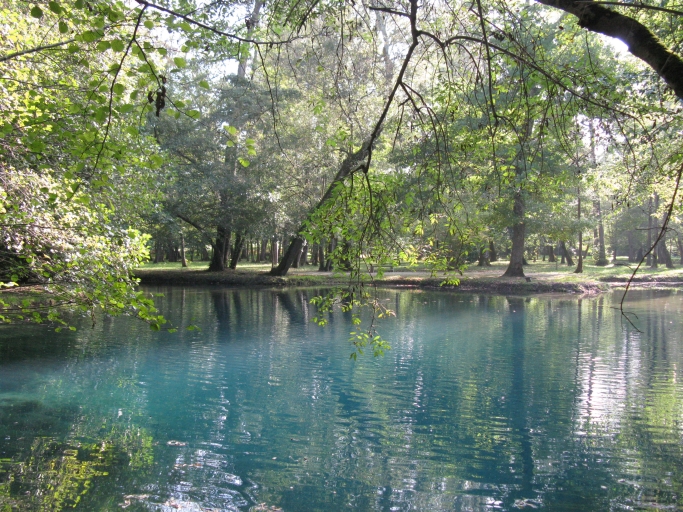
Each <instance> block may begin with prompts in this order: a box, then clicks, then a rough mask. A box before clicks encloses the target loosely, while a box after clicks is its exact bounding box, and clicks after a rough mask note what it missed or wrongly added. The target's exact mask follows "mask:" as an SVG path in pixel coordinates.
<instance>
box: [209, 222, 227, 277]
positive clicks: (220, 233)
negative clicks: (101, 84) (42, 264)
mask: <svg viewBox="0 0 683 512" xmlns="http://www.w3.org/2000/svg"><path fill="white" fill-rule="evenodd" d="M230 234H231V233H230V231H228V230H226V229H225V228H224V227H223V226H218V227H217V228H216V240H215V241H214V242H212V243H211V247H212V248H213V254H212V255H211V263H209V272H222V271H223V270H225V263H226V259H227V250H228V246H229V244H230Z"/></svg>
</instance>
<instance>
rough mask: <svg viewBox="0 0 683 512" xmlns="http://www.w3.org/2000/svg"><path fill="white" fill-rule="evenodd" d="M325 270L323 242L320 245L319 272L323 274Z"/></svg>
mask: <svg viewBox="0 0 683 512" xmlns="http://www.w3.org/2000/svg"><path fill="white" fill-rule="evenodd" d="M324 270H325V242H324V241H321V242H320V243H319V244H318V271H319V272H323V271H324Z"/></svg>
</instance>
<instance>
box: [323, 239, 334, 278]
mask: <svg viewBox="0 0 683 512" xmlns="http://www.w3.org/2000/svg"><path fill="white" fill-rule="evenodd" d="M336 247H337V239H336V238H335V237H332V239H331V240H330V244H329V245H328V246H327V258H326V261H325V271H326V272H331V271H332V270H333V265H332V253H333V252H334V249H335V248H336Z"/></svg>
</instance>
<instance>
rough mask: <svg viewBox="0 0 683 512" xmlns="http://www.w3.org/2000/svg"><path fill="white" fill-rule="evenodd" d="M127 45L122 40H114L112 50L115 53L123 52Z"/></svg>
mask: <svg viewBox="0 0 683 512" xmlns="http://www.w3.org/2000/svg"><path fill="white" fill-rule="evenodd" d="M125 47H126V45H125V44H124V43H123V41H121V40H120V39H114V40H113V41H112V42H111V49H112V50H114V51H115V52H122V51H123V49H124V48H125Z"/></svg>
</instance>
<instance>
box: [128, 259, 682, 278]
mask: <svg viewBox="0 0 683 512" xmlns="http://www.w3.org/2000/svg"><path fill="white" fill-rule="evenodd" d="M617 261H618V264H617V265H614V264H609V265H607V266H605V267H598V266H596V265H594V264H593V263H592V259H590V258H589V259H588V260H587V261H584V264H583V274H575V273H574V270H575V269H576V265H574V266H571V267H570V266H567V265H566V264H561V263H559V261H558V262H557V263H548V262H547V261H545V262H544V261H540V260H539V261H535V262H534V261H530V262H529V265H527V266H525V267H524V272H525V274H527V275H529V276H532V277H533V276H535V277H537V278H547V279H553V280H558V281H568V282H569V281H586V280H600V279H605V278H610V277H628V276H630V275H631V273H632V272H633V269H635V267H636V265H635V264H629V263H628V260H627V259H626V258H625V257H623V258H621V257H620V258H618V260H617ZM507 264H508V262H507V261H497V262H494V263H493V264H492V265H491V266H490V267H477V266H476V263H474V264H472V265H471V266H470V267H469V268H468V269H467V271H466V272H465V276H466V277H473V278H477V277H499V276H501V275H503V273H504V272H505V269H506V267H507ZM208 266H209V264H208V262H206V261H196V262H188V267H187V268H185V269H183V268H182V267H181V264H180V263H179V262H178V263H168V262H164V263H151V262H150V263H145V264H144V265H142V266H141V267H140V269H142V270H166V269H168V270H171V269H173V270H176V271H177V270H182V271H184V272H193V271H201V270H206V269H207V268H208ZM271 268H272V266H271V264H270V263H250V262H240V263H239V264H238V265H237V270H239V271H242V272H244V271H247V272H256V273H264V272H268V271H269V270H270V269H271ZM429 272H430V271H429V269H427V268H426V267H425V266H424V265H422V264H418V265H417V266H414V267H410V266H407V265H399V266H395V267H394V268H393V270H391V271H390V270H389V269H386V268H385V269H384V275H385V277H387V278H390V277H391V276H392V275H393V276H395V275H399V274H400V275H403V276H405V275H410V274H415V275H426V274H429ZM317 273H318V268H317V267H316V266H313V265H306V266H304V267H302V268H292V269H290V271H289V273H288V275H290V276H292V275H302V274H309V275H310V276H311V277H313V276H315V275H316V274H317ZM638 276H640V277H644V276H657V277H660V276H661V277H666V278H667V279H671V278H672V277H678V276H680V278H681V280H682V281H683V266H681V265H676V267H675V268H673V269H667V268H666V267H665V266H664V265H659V267H658V268H656V269H652V268H649V267H647V266H646V265H645V264H643V265H641V267H640V269H639V271H638Z"/></svg>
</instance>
